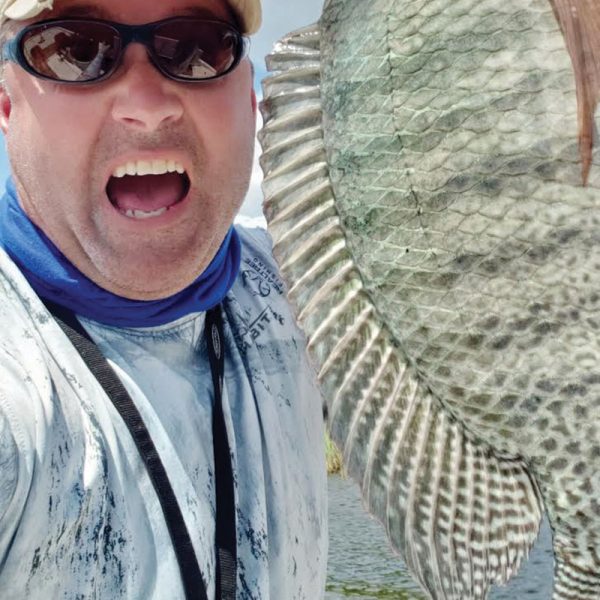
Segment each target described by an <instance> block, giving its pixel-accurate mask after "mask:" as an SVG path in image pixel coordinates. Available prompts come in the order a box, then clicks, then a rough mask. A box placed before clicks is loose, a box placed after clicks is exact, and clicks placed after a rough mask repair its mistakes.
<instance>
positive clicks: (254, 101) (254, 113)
mask: <svg viewBox="0 0 600 600" xmlns="http://www.w3.org/2000/svg"><path fill="white" fill-rule="evenodd" d="M250 102H251V103H252V114H253V115H254V116H255V117H256V92H255V91H254V88H252V90H250Z"/></svg>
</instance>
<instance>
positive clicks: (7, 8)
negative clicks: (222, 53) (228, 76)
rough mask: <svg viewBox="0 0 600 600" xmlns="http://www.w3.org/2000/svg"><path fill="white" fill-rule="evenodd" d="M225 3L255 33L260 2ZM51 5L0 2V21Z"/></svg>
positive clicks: (42, 0) (37, 0)
mask: <svg viewBox="0 0 600 600" xmlns="http://www.w3.org/2000/svg"><path fill="white" fill-rule="evenodd" d="M57 1H60V0H57ZM227 1H228V2H229V4H230V5H231V8H233V10H234V11H235V13H236V14H237V15H238V17H239V19H240V23H241V25H242V33H247V34H251V33H256V31H257V30H258V28H259V27H260V22H261V6H260V0H227ZM53 3H54V0H0V20H1V21H5V20H6V19H14V20H15V21H22V20H24V19H32V18H33V17H35V16H36V15H39V14H40V13H41V12H42V11H43V10H45V9H47V8H48V9H50V8H52V5H53Z"/></svg>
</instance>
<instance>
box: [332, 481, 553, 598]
mask: <svg viewBox="0 0 600 600" xmlns="http://www.w3.org/2000/svg"><path fill="white" fill-rule="evenodd" d="M329 537H330V542H329V543H330V548H329V569H328V578H327V591H326V593H325V599H326V600H342V599H346V598H351V599H352V600H379V599H382V598H383V599H390V600H391V599H392V598H393V599H394V600H425V598H426V597H425V596H424V595H423V594H422V593H421V592H420V591H419V588H418V586H417V585H415V584H414V583H413V581H412V578H411V576H410V575H409V574H408V572H407V571H406V567H405V566H404V565H403V563H402V561H401V560H400V559H399V558H398V557H397V556H396V555H395V554H394V553H393V552H392V551H391V550H390V548H389V545H388V543H387V540H386V538H385V534H384V532H383V528H382V526H381V525H380V524H379V523H378V522H377V521H375V520H374V519H372V518H370V517H369V516H367V515H366V513H365V511H364V509H363V508H362V503H361V500H360V495H359V491H358V486H356V484H354V482H352V481H350V480H349V479H342V478H341V477H339V476H331V477H330V478H329ZM552 570H553V566H552V549H551V533H550V527H549V526H548V523H547V522H544V524H543V526H542V530H541V533H540V537H539V539H538V541H537V543H536V545H535V546H534V548H533V550H532V551H531V554H530V555H529V560H528V562H527V563H526V564H524V565H523V566H522V567H521V570H520V572H519V573H518V574H517V575H515V577H513V579H512V580H511V581H510V582H509V584H508V585H507V586H503V587H496V588H494V589H493V590H492V592H491V593H490V596H489V598H490V600H521V599H523V600H549V599H550V598H551V597H552Z"/></svg>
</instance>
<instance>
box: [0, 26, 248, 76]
mask: <svg viewBox="0 0 600 600" xmlns="http://www.w3.org/2000/svg"><path fill="white" fill-rule="evenodd" d="M132 42H137V43H139V44H143V45H144V46H145V47H146V50H147V52H148V56H149V57H150V60H151V61H152V63H153V64H154V66H155V67H156V68H157V69H158V70H159V71H160V72H161V73H162V74H163V75H164V76H165V77H168V78H169V79H174V80H175V81H187V82H196V81H207V80H210V79H216V78H218V77H223V75H227V73H229V72H231V71H233V69H235V67H236V66H237V65H238V64H239V62H240V61H241V60H242V58H244V56H245V55H246V53H247V51H248V46H249V40H248V38H246V37H244V36H243V35H242V34H241V33H240V32H239V31H237V30H236V29H235V28H234V27H232V26H231V25H229V24H228V23H224V22H222V21H211V20H207V19H198V18H195V17H174V18H171V19H164V20H162V21H156V22H155V23H147V24H145V25H123V24H121V23H113V22H111V21H103V20H100V19H52V20H49V21H40V22H39V23H34V24H33V25H28V26H27V27H25V28H24V29H22V30H21V31H20V32H19V33H18V34H17V35H16V36H15V37H14V38H12V39H11V40H10V41H8V42H7V43H6V44H5V46H4V48H3V52H2V56H3V58H4V59H5V60H11V61H13V62H16V63H17V64H19V65H20V66H21V67H22V68H23V69H25V71H27V72H28V73H31V74H32V75H35V76H36V77H40V78H42V79H49V80H51V81H56V82H59V83H68V84H86V83H95V82H97V81H103V80H104V79H107V78H108V77H110V76H111V75H112V74H113V73H114V72H115V71H116V70H117V68H118V67H119V65H120V64H121V61H122V59H123V54H124V52H125V49H126V48H127V45H128V44H131V43H132Z"/></svg>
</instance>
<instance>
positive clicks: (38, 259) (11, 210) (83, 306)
mask: <svg viewBox="0 0 600 600" xmlns="http://www.w3.org/2000/svg"><path fill="white" fill-rule="evenodd" d="M0 246H1V247H2V248H4V249H5V250H6V252H7V253H8V254H9V255H10V257H11V258H12V259H13V260H14V261H15V263H16V264H17V265H18V267H19V269H20V270H21V272H22V273H23V274H24V275H25V277H26V278H27V280H28V281H29V284H30V285H31V287H32V288H33V289H34V290H35V292H36V293H37V294H38V295H39V296H40V297H41V298H45V299H48V300H52V301H54V302H56V303H58V304H60V305H62V306H65V307H67V308H70V309H71V310H73V311H74V312H75V313H76V314H79V315H83V316H84V317H87V318H89V319H93V320H94V321H98V322H100V323H104V324H106V325H115V326H118V327H151V326H155V325H164V324H165V323H169V322H171V321H174V320H175V319H178V318H180V317H183V316H185V315H187V314H190V313H193V312H200V311H205V310H208V309H209V308H212V307H213V306H216V305H217V304H218V303H219V302H220V301H221V300H222V299H223V298H224V297H225V295H226V294H227V292H228V291H229V290H230V289H231V286H232V285H233V283H234V281H235V278H236V277H237V274H238V272H239V269H240V260H241V243H240V240H239V237H238V234H237V232H236V230H235V228H234V227H233V226H231V228H230V229H229V231H228V232H227V235H226V236H225V239H224V241H223V243H222V244H221V247H220V248H219V251H218V252H217V254H216V255H215V257H214V258H213V260H212V262H211V263H210V264H209V265H208V267H207V268H206V270H205V271H204V272H203V273H202V274H201V275H200V276H199V277H198V278H197V279H196V280H195V281H194V282H193V283H192V284H190V285H189V286H188V287H186V288H185V289H183V290H182V291H181V292H179V293H177V294H174V295H173V296H169V297H168V298H163V299H160V300H130V299H128V298H123V297H122V296H117V295H116V294H113V293H112V292H109V291H107V290H105V289H103V288H101V287H99V286H98V285H96V284H95V283H94V282H93V281H91V280H90V279H88V278H87V277H86V276H85V275H84V274H83V273H81V271H79V270H78V269H76V268H75V267H74V266H73V265H72V264H71V262H70V261H69V260H68V259H67V258H66V257H65V256H64V255H63V254H62V253H61V252H60V250H59V249H58V248H57V247H56V246H55V245H54V244H53V243H52V242H51V241H50V240H49V239H48V237H46V235H45V234H44V233H43V232H42V231H41V230H40V229H39V228H38V227H36V226H35V225H34V224H33V223H32V222H31V220H30V219H29V217H28V216H27V215H26V214H25V212H24V211H23V209H22V208H21V205H20V203H19V200H18V198H17V193H16V190H15V186H14V183H13V182H12V180H10V179H9V180H8V181H7V183H6V192H5V194H4V197H3V199H2V201H1V205H0Z"/></svg>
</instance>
